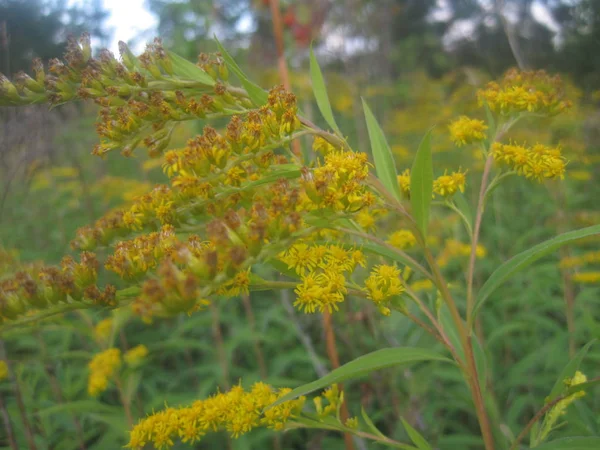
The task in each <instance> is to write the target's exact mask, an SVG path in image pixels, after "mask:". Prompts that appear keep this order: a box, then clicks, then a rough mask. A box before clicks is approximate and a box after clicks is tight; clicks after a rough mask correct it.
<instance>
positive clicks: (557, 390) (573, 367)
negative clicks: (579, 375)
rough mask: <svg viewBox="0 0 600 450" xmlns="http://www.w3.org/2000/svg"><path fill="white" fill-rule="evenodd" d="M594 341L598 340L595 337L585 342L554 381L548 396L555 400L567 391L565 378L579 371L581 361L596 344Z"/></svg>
mask: <svg viewBox="0 0 600 450" xmlns="http://www.w3.org/2000/svg"><path fill="white" fill-rule="evenodd" d="M594 342H596V340H595V339H593V340H591V341H590V342H588V343H587V344H585V345H584V346H583V347H582V348H581V350H579V351H578V352H577V354H576V355H575V356H574V357H573V359H571V361H569V362H568V364H567V365H566V366H565V368H564V369H563V370H562V371H561V373H560V375H559V376H558V379H557V380H556V382H555V383H554V387H552V390H551V391H550V394H549V396H548V398H549V399H550V400H553V399H554V398H556V397H558V396H559V395H561V394H562V393H563V392H564V391H566V389H565V383H564V381H565V379H566V378H572V377H573V375H575V372H577V370H578V369H579V366H580V365H581V361H583V358H584V357H585V355H586V354H587V352H588V350H589V349H590V347H591V346H592V345H593V344H594Z"/></svg>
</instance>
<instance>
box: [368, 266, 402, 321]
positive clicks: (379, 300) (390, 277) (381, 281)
mask: <svg viewBox="0 0 600 450" xmlns="http://www.w3.org/2000/svg"><path fill="white" fill-rule="evenodd" d="M365 288H366V290H367V297H368V298H369V299H370V300H371V301H372V302H373V303H375V305H376V306H377V308H379V311H380V312H381V314H383V315H384V316H389V315H390V314H391V310H390V308H389V307H388V304H389V302H390V300H391V299H392V298H393V297H395V296H398V295H400V294H402V293H403V292H404V290H405V289H404V286H403V285H402V273H401V272H400V269H398V268H397V267H396V266H390V265H387V264H381V265H378V266H375V267H373V270H372V271H371V273H370V275H369V277H368V278H367V279H366V280H365Z"/></svg>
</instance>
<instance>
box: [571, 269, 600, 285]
mask: <svg viewBox="0 0 600 450" xmlns="http://www.w3.org/2000/svg"><path fill="white" fill-rule="evenodd" d="M572 279H573V281H574V282H575V283H583V284H593V283H600V271H596V272H577V273H576V274H573V278H572Z"/></svg>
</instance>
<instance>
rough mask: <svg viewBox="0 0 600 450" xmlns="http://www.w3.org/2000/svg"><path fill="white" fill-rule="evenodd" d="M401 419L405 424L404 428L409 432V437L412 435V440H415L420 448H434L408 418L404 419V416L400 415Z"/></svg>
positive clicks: (426, 449)
mask: <svg viewBox="0 0 600 450" xmlns="http://www.w3.org/2000/svg"><path fill="white" fill-rule="evenodd" d="M400 420H401V421H402V425H404V429H405V430H406V432H407V433H408V437H410V440H411V441H413V443H414V444H415V445H416V446H417V448H418V449H419V450H432V449H431V445H429V444H428V443H427V441H426V440H425V438H424V437H423V436H421V433H419V432H418V431H417V430H415V429H414V428H413V427H412V426H411V425H410V424H409V423H408V422H407V421H406V420H404V417H400Z"/></svg>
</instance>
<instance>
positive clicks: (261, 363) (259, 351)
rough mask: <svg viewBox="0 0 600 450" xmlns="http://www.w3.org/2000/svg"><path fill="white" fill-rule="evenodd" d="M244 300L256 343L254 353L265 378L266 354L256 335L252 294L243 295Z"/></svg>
mask: <svg viewBox="0 0 600 450" xmlns="http://www.w3.org/2000/svg"><path fill="white" fill-rule="evenodd" d="M242 302H243V304H244V310H245V311H246V318H247V319H248V325H250V333H252V343H253V345H254V353H255V354H256V360H257V361H258V370H259V372H260V376H261V378H262V379H263V380H265V379H266V378H267V365H266V364H265V356H264V354H263V351H262V348H261V345H260V341H259V340H258V336H257V335H256V319H255V318H254V311H252V303H251V302H250V294H243V295H242Z"/></svg>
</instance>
